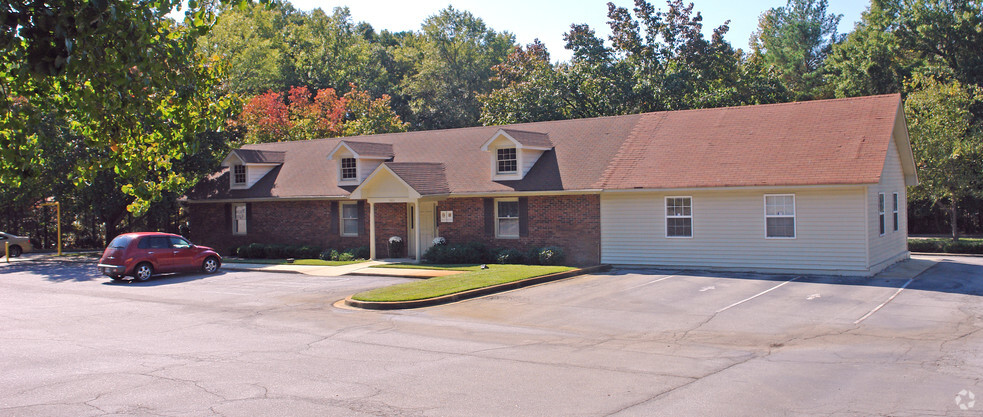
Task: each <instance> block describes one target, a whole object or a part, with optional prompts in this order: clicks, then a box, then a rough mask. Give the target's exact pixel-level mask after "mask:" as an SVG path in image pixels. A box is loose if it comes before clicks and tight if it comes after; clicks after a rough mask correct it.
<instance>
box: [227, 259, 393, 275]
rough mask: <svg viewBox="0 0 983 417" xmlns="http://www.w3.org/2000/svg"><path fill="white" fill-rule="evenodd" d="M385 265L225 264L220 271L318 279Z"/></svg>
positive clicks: (377, 262)
mask: <svg viewBox="0 0 983 417" xmlns="http://www.w3.org/2000/svg"><path fill="white" fill-rule="evenodd" d="M387 263H389V262H385V261H366V262H359V263H354V264H348V265H339V266H319V265H295V264H280V265H270V264H249V263H238V262H237V263H232V262H227V263H223V264H222V269H227V270H230V271H258V272H287V273H299V274H305V275H313V276H318V277H337V276H341V275H348V274H353V273H355V272H357V271H361V270H363V269H368V268H371V267H372V266H374V265H384V264H387Z"/></svg>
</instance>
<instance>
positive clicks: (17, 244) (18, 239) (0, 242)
mask: <svg viewBox="0 0 983 417" xmlns="http://www.w3.org/2000/svg"><path fill="white" fill-rule="evenodd" d="M5 242H10V256H12V257H15V258H16V257H18V256H20V255H21V254H22V253H25V252H31V251H33V250H34V245H32V244H31V239H29V238H26V237H23V236H17V235H12V234H10V233H4V232H0V256H4V253H3V251H4V246H5V245H6V243H5Z"/></svg>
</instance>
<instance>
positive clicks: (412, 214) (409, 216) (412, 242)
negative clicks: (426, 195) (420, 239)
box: [406, 203, 416, 258]
mask: <svg viewBox="0 0 983 417" xmlns="http://www.w3.org/2000/svg"><path fill="white" fill-rule="evenodd" d="M406 226H407V227H406V257H407V258H415V257H416V204H413V203H406Z"/></svg>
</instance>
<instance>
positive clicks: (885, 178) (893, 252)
mask: <svg viewBox="0 0 983 417" xmlns="http://www.w3.org/2000/svg"><path fill="white" fill-rule="evenodd" d="M906 191H907V190H906V188H905V185H904V172H903V171H902V169H901V157H900V156H899V155H898V147H897V146H896V145H895V142H894V141H893V140H892V141H891V143H890V144H889V146H888V149H887V158H886V159H885V161H884V171H883V172H882V173H881V181H880V183H878V184H876V185H871V186H869V187H868V188H867V201H868V202H867V205H868V207H869V210H868V214H867V216H868V224H869V225H870V228H869V229H868V231H867V238H868V239H869V240H870V267H871V269H872V271H874V272H876V271H879V270H881V269H883V268H884V267H887V266H889V265H890V264H892V263H894V262H895V261H897V260H900V259H903V258H904V257H905V256H907V254H908V218H907V217H908V216H907V213H908V204H907V192H906ZM878 193H884V220H885V232H884V235H883V236H882V235H881V233H880V219H879V216H878V211H877V194H878ZM892 193H898V222H899V226H898V231H897V232H895V231H894V220H893V215H892V208H893V203H894V201H893V198H892V195H891V194H892Z"/></svg>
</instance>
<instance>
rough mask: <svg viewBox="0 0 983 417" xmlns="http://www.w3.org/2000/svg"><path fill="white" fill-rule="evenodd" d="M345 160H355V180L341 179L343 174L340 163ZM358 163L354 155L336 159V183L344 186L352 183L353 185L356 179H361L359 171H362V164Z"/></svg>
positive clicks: (356, 181)
mask: <svg viewBox="0 0 983 417" xmlns="http://www.w3.org/2000/svg"><path fill="white" fill-rule="evenodd" d="M345 159H354V160H355V178H343V176H342V173H343V172H344V168H342V162H341V161H344V160H345ZM359 162H360V161H359V160H358V158H356V157H355V156H354V155H351V156H342V157H341V158H338V182H339V183H345V184H347V183H353V184H355V183H358V179H359V178H360V177H361V172H360V170H361V169H362V164H361V163H359Z"/></svg>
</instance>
